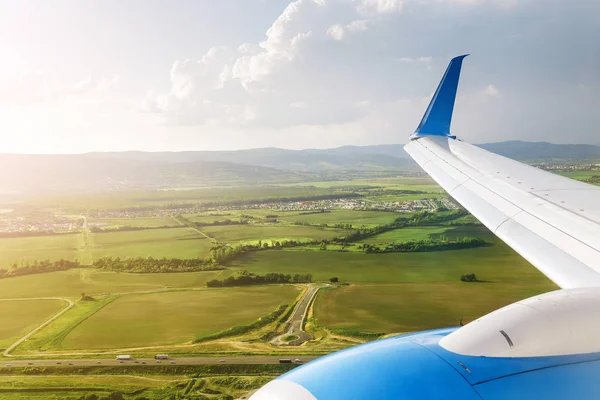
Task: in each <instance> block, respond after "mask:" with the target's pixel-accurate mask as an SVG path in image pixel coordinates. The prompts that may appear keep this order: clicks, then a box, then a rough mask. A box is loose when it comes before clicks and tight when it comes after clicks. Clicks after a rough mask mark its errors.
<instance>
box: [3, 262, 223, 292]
mask: <svg viewBox="0 0 600 400" xmlns="http://www.w3.org/2000/svg"><path fill="white" fill-rule="evenodd" d="M222 272H223V271H206V272H184V273H171V274H126V273H117V272H110V271H100V270H95V269H91V268H78V269H71V270H68V271H59V272H49V273H46V274H37V275H26V276H19V277H16V278H6V279H0V298H5V299H10V298H29V297H50V296H61V297H79V296H80V294H81V292H85V293H87V294H91V295H98V294H101V293H123V292H134V291H148V290H161V289H166V288H170V287H178V288H188V287H202V286H204V285H205V284H206V282H207V281H209V280H211V279H214V278H215V277H218V276H219V275H221V274H222Z"/></svg>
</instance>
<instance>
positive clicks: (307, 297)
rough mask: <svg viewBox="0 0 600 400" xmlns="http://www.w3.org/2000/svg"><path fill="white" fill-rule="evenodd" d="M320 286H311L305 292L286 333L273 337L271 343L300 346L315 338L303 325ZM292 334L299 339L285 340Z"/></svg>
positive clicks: (287, 325)
mask: <svg viewBox="0 0 600 400" xmlns="http://www.w3.org/2000/svg"><path fill="white" fill-rule="evenodd" d="M320 288H321V286H309V288H308V290H307V291H306V293H304V296H302V298H301V299H300V301H299V302H298V305H297V306H296V309H295V310H294V312H293V313H292V315H291V316H290V319H288V321H287V323H286V329H285V333H284V334H283V335H279V336H277V337H275V338H274V339H272V340H271V344H274V345H276V346H284V345H288V346H298V345H301V344H302V343H304V342H307V341H309V340H312V339H314V338H313V336H312V335H311V334H310V333H307V332H305V331H304V330H303V329H302V327H303V326H304V320H305V319H306V314H307V313H308V308H309V307H310V305H311V303H312V301H313V300H314V298H315V296H316V295H317V292H318V291H319V289H320ZM290 335H292V336H298V339H295V340H292V341H289V342H286V341H284V340H283V339H284V338H285V337H286V336H290Z"/></svg>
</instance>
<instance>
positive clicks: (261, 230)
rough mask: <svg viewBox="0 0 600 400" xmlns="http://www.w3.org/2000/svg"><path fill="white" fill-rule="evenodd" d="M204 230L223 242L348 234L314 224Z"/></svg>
mask: <svg viewBox="0 0 600 400" xmlns="http://www.w3.org/2000/svg"><path fill="white" fill-rule="evenodd" d="M202 232H204V233H206V234H207V235H208V236H210V237H212V238H214V239H216V240H218V241H219V242H223V243H236V242H257V241H259V240H262V241H270V240H279V241H281V240H286V239H288V240H289V239H294V240H299V241H310V240H321V239H332V238H334V237H337V236H343V235H345V234H347V231H345V230H342V229H324V228H317V227H313V226H278V225H226V226H207V227H203V228H202Z"/></svg>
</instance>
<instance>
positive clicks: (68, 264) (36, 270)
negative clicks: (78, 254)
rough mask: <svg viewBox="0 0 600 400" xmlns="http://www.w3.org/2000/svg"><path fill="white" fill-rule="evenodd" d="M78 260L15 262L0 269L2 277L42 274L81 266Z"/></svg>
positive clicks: (0, 276)
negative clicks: (8, 266) (8, 267)
mask: <svg viewBox="0 0 600 400" xmlns="http://www.w3.org/2000/svg"><path fill="white" fill-rule="evenodd" d="M79 267H81V264H80V263H79V262H78V261H69V260H64V259H62V258H61V259H60V260H57V261H50V260H42V261H38V260H35V261H30V262H25V263H21V264H16V263H15V264H13V265H12V267H11V269H0V278H11V277H13V276H22V275H32V274H41V273H44V272H55V271H66V270H68V269H71V268H79Z"/></svg>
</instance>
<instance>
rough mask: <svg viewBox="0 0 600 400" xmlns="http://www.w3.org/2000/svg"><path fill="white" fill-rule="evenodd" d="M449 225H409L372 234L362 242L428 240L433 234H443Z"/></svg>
mask: <svg viewBox="0 0 600 400" xmlns="http://www.w3.org/2000/svg"><path fill="white" fill-rule="evenodd" d="M448 230H449V229H448V227H445V226H442V227H440V226H419V227H408V228H402V229H394V230H393V231H388V232H384V233H381V234H379V235H375V236H372V237H370V238H367V239H364V240H361V241H360V243H370V244H374V243H389V242H408V241H410V240H426V239H429V238H430V237H431V235H443V234H444V233H445V232H446V231H448Z"/></svg>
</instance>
